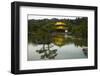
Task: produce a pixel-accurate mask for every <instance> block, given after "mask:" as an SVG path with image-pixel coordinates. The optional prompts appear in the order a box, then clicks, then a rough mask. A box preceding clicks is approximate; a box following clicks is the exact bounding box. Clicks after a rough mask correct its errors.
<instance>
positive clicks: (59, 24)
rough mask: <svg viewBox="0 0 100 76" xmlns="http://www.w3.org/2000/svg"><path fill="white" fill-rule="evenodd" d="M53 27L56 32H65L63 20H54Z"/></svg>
mask: <svg viewBox="0 0 100 76" xmlns="http://www.w3.org/2000/svg"><path fill="white" fill-rule="evenodd" d="M55 26H56V27H55V28H56V30H57V31H58V32H65V23H64V22H56V23H55Z"/></svg>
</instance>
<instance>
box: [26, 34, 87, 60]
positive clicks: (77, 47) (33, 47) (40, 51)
mask: <svg viewBox="0 0 100 76" xmlns="http://www.w3.org/2000/svg"><path fill="white" fill-rule="evenodd" d="M27 52H28V57H27V58H28V59H27V60H28V61H33V60H48V59H80V58H88V48H87V40H86V39H82V38H76V37H73V36H69V35H67V34H65V33H64V34H61V33H56V34H53V35H45V37H43V36H40V35H36V36H35V35H34V36H33V35H32V36H31V37H30V38H29V42H28V51H27Z"/></svg>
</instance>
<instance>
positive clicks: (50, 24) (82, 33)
mask: <svg viewBox="0 0 100 76" xmlns="http://www.w3.org/2000/svg"><path fill="white" fill-rule="evenodd" d="M58 21H61V22H64V23H65V24H66V25H65V29H66V30H68V33H70V34H71V35H73V36H76V37H82V38H87V34H88V18H87V17H82V18H76V19H72V20H71V19H56V18H52V19H40V20H35V19H31V20H28V33H29V34H30V33H33V34H38V35H42V34H43V33H44V34H45V35H46V34H48V35H49V34H51V33H52V32H54V31H55V23H56V22H58Z"/></svg>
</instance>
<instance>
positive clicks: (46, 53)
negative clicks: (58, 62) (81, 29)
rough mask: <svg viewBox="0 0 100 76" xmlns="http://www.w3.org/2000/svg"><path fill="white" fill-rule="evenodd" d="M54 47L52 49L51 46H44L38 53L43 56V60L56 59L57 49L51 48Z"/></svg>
mask: <svg viewBox="0 0 100 76" xmlns="http://www.w3.org/2000/svg"><path fill="white" fill-rule="evenodd" d="M45 45H47V47H46V46H45ZM52 47H53V46H51V47H50V44H43V47H42V48H41V49H40V50H36V52H38V53H39V54H41V59H46V58H47V59H54V58H55V57H56V56H57V53H56V52H57V49H54V50H51V49H50V48H52Z"/></svg>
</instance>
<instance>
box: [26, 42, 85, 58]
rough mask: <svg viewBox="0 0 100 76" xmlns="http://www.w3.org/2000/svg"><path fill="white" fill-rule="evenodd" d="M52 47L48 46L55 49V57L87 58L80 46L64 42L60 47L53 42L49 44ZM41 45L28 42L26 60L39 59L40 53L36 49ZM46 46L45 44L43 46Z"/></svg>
mask: <svg viewBox="0 0 100 76" xmlns="http://www.w3.org/2000/svg"><path fill="white" fill-rule="evenodd" d="M51 45H53V46H54V47H52V48H50V49H51V50H52V49H57V54H58V55H57V56H56V57H55V59H79V58H87V56H85V55H84V53H83V51H82V48H81V47H77V46H75V45H74V44H66V45H64V46H62V47H58V46H55V45H54V44H51ZM42 47H43V45H34V44H31V43H30V44H28V60H39V59H40V56H41V54H39V53H37V52H36V50H39V49H41V48H42ZM45 47H47V46H45Z"/></svg>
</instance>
